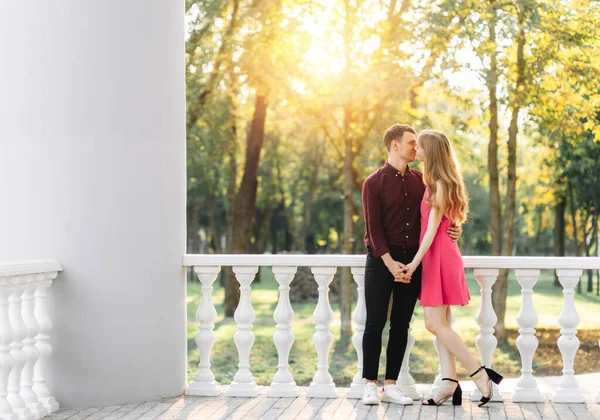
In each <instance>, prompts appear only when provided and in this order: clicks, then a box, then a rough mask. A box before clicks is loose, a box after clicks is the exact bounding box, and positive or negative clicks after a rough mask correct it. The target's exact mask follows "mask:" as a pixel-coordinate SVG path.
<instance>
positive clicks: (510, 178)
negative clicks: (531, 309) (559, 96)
mask: <svg viewBox="0 0 600 420" xmlns="http://www.w3.org/2000/svg"><path fill="white" fill-rule="evenodd" d="M524 50H525V16H524V12H523V10H519V32H518V35H517V82H516V85H515V89H514V92H513V98H512V101H511V106H510V108H511V119H510V126H509V128H508V142H507V146H508V153H507V154H508V169H507V182H506V184H507V185H506V208H505V211H504V214H505V218H504V236H503V238H502V252H501V254H502V255H504V256H509V255H511V254H512V250H513V249H512V246H513V238H514V232H515V213H516V200H517V135H518V133H519V125H518V124H519V111H520V110H521V103H522V99H521V96H522V93H521V90H522V88H523V85H524V83H525V54H524ZM507 285H508V272H507V270H502V271H501V272H500V275H499V276H498V280H497V281H496V284H495V285H494V292H493V296H492V303H493V306H494V310H495V311H496V316H497V317H498V323H497V324H496V338H497V339H498V340H500V341H505V340H506V337H507V333H506V327H505V326H504V318H505V316H506V292H507Z"/></svg>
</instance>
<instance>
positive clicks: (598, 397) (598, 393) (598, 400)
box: [594, 341, 600, 404]
mask: <svg viewBox="0 0 600 420" xmlns="http://www.w3.org/2000/svg"><path fill="white" fill-rule="evenodd" d="M598 346H599V347H600V341H598ZM594 401H596V404H600V384H598V392H597V393H596V397H595V398H594Z"/></svg>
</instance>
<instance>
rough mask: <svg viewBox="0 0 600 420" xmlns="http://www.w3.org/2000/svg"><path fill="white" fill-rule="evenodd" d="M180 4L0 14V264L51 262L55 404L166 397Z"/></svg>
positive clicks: (178, 306)
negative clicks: (55, 264)
mask: <svg viewBox="0 0 600 420" xmlns="http://www.w3.org/2000/svg"><path fill="white" fill-rule="evenodd" d="M185 195H186V187H185V73H184V4H183V1H182V0H168V1H165V0H126V1H124V0H102V1H87V0H54V1H30V2H22V1H5V0H2V1H0V238H1V240H0V261H7V260H20V259H34V258H53V259H57V260H59V261H60V262H61V263H62V264H63V267H64V272H63V273H62V274H60V275H59V277H58V278H57V280H56V282H55V284H54V285H53V287H52V293H51V296H50V299H51V302H52V303H51V317H52V320H53V323H54V327H53V330H52V331H51V342H52V345H53V354H52V355H51V358H50V371H49V377H50V382H49V386H50V389H51V390H52V392H53V395H54V396H55V397H56V399H57V400H58V401H59V403H61V405H62V406H66V407H76V406H89V405H98V404H103V405H109V404H111V405H112V404H121V403H126V402H134V401H143V400H148V399H152V398H157V397H160V396H167V395H169V396H171V395H176V394H178V393H181V392H182V390H183V388H184V385H185V379H186V378H185V375H186V330H185V321H186V319H185V281H184V273H183V270H182V267H181V257H182V255H183V254H184V252H185Z"/></svg>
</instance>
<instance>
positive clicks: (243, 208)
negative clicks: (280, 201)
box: [225, 91, 268, 317]
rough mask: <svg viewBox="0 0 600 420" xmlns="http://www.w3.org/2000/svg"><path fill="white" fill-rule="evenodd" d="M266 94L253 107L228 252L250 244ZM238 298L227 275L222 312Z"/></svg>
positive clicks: (232, 308) (238, 251) (233, 306)
mask: <svg viewBox="0 0 600 420" xmlns="http://www.w3.org/2000/svg"><path fill="white" fill-rule="evenodd" d="M267 106H268V104H267V95H266V94H265V93H262V92H260V91H259V92H258V93H257V95H256V104H255V107H254V116H253V119H252V126H251V128H250V133H249V134H248V141H247V143H246V163H245V166H244V175H243V177H242V182H241V184H240V188H239V190H238V191H237V194H236V196H235V200H234V204H233V209H232V213H233V216H232V225H233V226H235V228H234V229H233V234H232V244H231V252H232V253H233V254H243V253H245V252H247V250H248V246H249V245H250V236H251V234H252V226H253V222H254V212H255V210H256V190H257V188H258V166H259V162H260V152H261V150H262V145H263V141H264V137H265V120H266V117H267ZM239 301H240V289H239V284H238V283H237V281H235V280H234V279H229V281H228V283H227V287H226V288H225V316H226V317H230V316H233V314H234V312H235V309H236V308H237V305H238V303H239Z"/></svg>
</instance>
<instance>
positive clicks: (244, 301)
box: [227, 266, 258, 397]
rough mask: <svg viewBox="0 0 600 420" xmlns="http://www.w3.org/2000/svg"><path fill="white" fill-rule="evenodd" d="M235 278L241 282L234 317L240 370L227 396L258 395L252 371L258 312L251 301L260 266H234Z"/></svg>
mask: <svg viewBox="0 0 600 420" xmlns="http://www.w3.org/2000/svg"><path fill="white" fill-rule="evenodd" d="M233 272H234V273H235V278H236V279H237V281H238V283H239V284H240V303H239V304H238V307H237V309H236V310H235V313H234V314H233V317H234V318H235V321H236V322H237V332H236V333H235V334H234V335H233V341H235V345H236V347H237V349H238V355H239V360H240V362H239V364H238V371H237V373H236V374H235V376H234V378H233V382H232V383H231V385H230V386H229V390H228V391H227V396H229V397H256V396H257V395H258V388H257V387H256V381H255V380H254V376H252V372H250V350H251V349H252V346H253V345H254V338H255V337H254V333H253V332H252V323H253V322H254V320H255V319H256V314H255V312H254V309H253V308H252V303H250V285H251V284H252V282H253V281H254V277H255V276H256V273H257V272H258V267H256V266H254V267H237V266H234V267H233Z"/></svg>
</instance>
